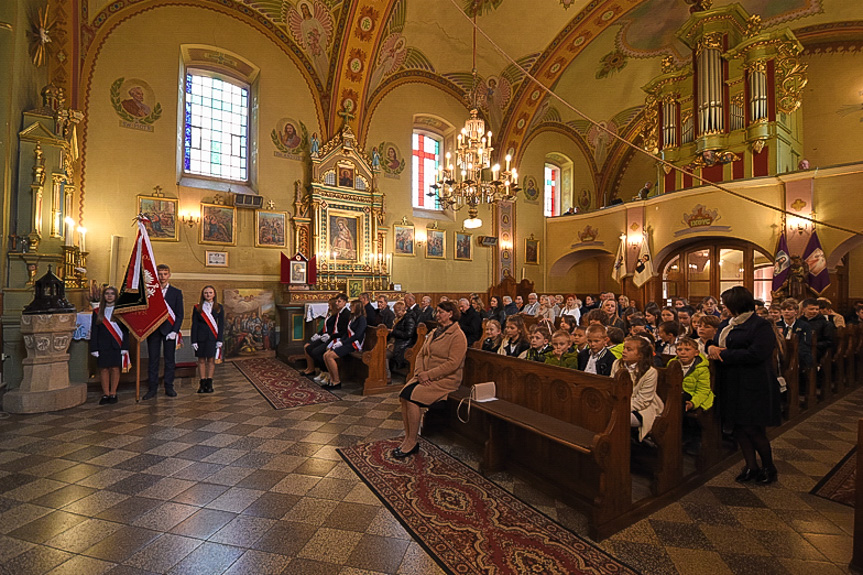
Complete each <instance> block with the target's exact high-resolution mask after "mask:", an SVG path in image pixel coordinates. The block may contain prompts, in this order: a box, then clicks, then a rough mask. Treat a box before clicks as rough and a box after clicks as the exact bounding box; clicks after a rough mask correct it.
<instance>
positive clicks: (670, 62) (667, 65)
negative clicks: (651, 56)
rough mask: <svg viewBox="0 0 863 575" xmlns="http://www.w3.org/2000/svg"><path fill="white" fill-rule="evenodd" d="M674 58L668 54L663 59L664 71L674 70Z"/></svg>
mask: <svg viewBox="0 0 863 575" xmlns="http://www.w3.org/2000/svg"><path fill="white" fill-rule="evenodd" d="M674 68H675V66H674V58H673V57H671V56H666V57H664V58H663V59H662V73H663V74H669V73H671V72H674Z"/></svg>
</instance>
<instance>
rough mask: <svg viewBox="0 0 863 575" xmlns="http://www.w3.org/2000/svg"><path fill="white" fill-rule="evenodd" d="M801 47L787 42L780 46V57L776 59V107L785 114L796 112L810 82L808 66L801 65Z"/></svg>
mask: <svg viewBox="0 0 863 575" xmlns="http://www.w3.org/2000/svg"><path fill="white" fill-rule="evenodd" d="M801 51H802V50H801V47H800V46H799V45H797V44H792V43H790V42H785V43H783V44H781V45H780V46H779V57H778V58H777V59H776V83H777V86H778V87H779V94H778V98H777V102H776V104H777V105H776V107H777V108H778V109H779V111H780V112H782V113H784V114H790V113H792V112H794V111H796V110H797V109H798V108H799V107H800V105H801V103H802V102H801V100H800V96H801V93H802V92H803V88H805V87H806V84H807V83H808V82H809V78H808V77H807V76H806V70H807V69H808V68H809V65H808V64H801V63H800V52H801Z"/></svg>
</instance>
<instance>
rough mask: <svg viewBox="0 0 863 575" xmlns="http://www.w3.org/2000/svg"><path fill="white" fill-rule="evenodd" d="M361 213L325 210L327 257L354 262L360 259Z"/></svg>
mask: <svg viewBox="0 0 863 575" xmlns="http://www.w3.org/2000/svg"><path fill="white" fill-rule="evenodd" d="M363 231H364V228H363V214H359V213H357V212H348V211H337V210H327V248H326V249H327V251H328V252H329V254H328V257H327V259H332V260H335V261H336V262H356V261H359V260H361V259H362V255H363V254H362V245H363Z"/></svg>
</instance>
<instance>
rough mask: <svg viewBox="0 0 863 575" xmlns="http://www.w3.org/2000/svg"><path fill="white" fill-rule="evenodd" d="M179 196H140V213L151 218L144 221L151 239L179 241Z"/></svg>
mask: <svg viewBox="0 0 863 575" xmlns="http://www.w3.org/2000/svg"><path fill="white" fill-rule="evenodd" d="M177 203H178V201H177V198H165V197H157V196H138V213H139V214H144V215H145V216H147V218H148V219H149V220H150V221H149V222H144V226H146V228H147V234H148V235H149V236H150V240H151V241H156V242H177V241H180V236H179V235H178V234H177V217H178V215H177Z"/></svg>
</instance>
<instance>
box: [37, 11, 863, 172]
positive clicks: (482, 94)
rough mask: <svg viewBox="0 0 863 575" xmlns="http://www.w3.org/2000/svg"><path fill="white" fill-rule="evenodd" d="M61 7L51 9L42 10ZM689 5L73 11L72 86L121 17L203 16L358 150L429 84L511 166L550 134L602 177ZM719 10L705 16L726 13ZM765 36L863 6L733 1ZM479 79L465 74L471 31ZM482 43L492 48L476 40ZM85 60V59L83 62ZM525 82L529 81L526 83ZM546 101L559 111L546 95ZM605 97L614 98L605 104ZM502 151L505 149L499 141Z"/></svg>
mask: <svg viewBox="0 0 863 575" xmlns="http://www.w3.org/2000/svg"><path fill="white" fill-rule="evenodd" d="M51 1H52V2H58V1H60V0H51ZM692 2H693V0H434V1H431V2H430V1H428V0H183V1H182V2H180V1H177V2H171V1H170V0H147V1H146V2H145V1H144V0H82V2H81V5H80V6H81V13H80V16H81V20H82V21H83V24H82V34H80V38H81V46H80V49H79V51H78V53H79V54H80V67H81V70H80V73H81V74H82V75H84V74H85V73H86V70H84V68H86V66H87V65H92V62H93V60H94V58H95V56H93V54H95V53H97V52H98V45H97V44H98V43H99V42H100V41H103V40H104V37H100V36H99V34H100V31H101V34H102V36H104V35H107V34H108V33H109V30H110V29H111V28H112V27H113V26H116V24H117V23H119V22H121V21H122V20H123V19H124V18H125V17H128V15H129V14H134V13H137V12H136V10H137V11H138V12H140V11H141V10H142V9H143V8H142V6H144V5H145V4H148V5H149V6H151V7H152V6H169V5H171V4H182V5H184V6H195V5H200V6H201V7H205V8H208V9H218V10H220V11H222V12H224V13H226V14H228V15H230V16H232V17H236V18H240V19H245V20H246V21H249V22H250V23H252V24H253V25H255V26H256V27H257V28H258V29H261V30H264V31H265V32H266V33H268V34H270V35H271V37H272V38H274V40H275V41H276V42H278V43H281V44H282V45H283V47H284V51H285V53H286V54H288V55H289V56H290V57H292V58H293V59H294V60H295V61H297V62H298V63H299V64H300V67H301V68H302V69H303V71H304V73H305V74H306V76H307V78H308V82H309V86H310V88H311V89H312V90H313V92H317V93H318V94H317V96H318V99H319V100H320V107H321V112H320V115H321V118H320V120H321V125H322V126H323V128H322V129H323V131H325V132H328V133H332V131H333V130H334V129H336V128H337V127H338V125H339V124H340V123H341V122H342V121H343V119H345V120H347V121H349V122H351V123H352V124H353V127H354V129H355V130H356V131H357V133H358V134H359V136H360V138H361V140H364V139H365V137H366V134H365V132H364V130H365V129H367V127H368V126H367V123H366V122H365V118H366V117H370V116H371V112H372V111H373V109H374V107H375V106H376V105H378V104H379V103H380V102H381V101H382V99H383V98H384V96H385V95H386V94H387V93H389V92H391V91H392V90H395V89H397V88H398V86H399V85H401V84H403V83H405V82H423V83H428V84H431V85H433V86H435V87H437V88H440V89H442V90H444V91H445V92H447V93H449V94H451V95H453V96H455V97H457V98H460V99H462V100H463V101H465V103H466V105H467V104H468V103H469V102H471V101H475V102H476V103H477V105H478V107H479V108H480V110H481V111H482V113H483V115H484V116H485V117H486V120H487V121H488V122H489V123H490V125H491V129H492V130H494V131H495V132H497V133H498V134H499V137H502V138H504V145H503V147H504V149H506V150H507V151H510V149H512V150H515V151H516V152H519V151H520V150H521V149H522V147H523V146H524V144H525V143H526V142H527V141H529V139H530V137H531V135H532V134H533V133H534V132H536V131H537V130H542V129H544V128H546V127H549V126H552V125H553V126H556V127H557V128H558V129H560V130H563V131H565V132H566V133H569V134H571V135H572V136H573V137H574V138H578V139H580V140H581V144H582V145H583V146H586V147H587V148H588V149H589V150H590V155H591V156H592V158H591V159H592V161H593V162H594V163H595V166H596V169H597V170H602V167H603V165H604V164H605V163H606V162H608V161H611V160H612V159H613V158H612V156H613V155H614V154H613V150H612V148H613V146H614V142H613V141H610V140H611V137H610V136H609V135H608V134H607V133H605V132H603V131H602V130H599V129H597V128H596V127H595V126H593V125H591V124H590V122H588V121H587V120H585V119H584V118H582V117H581V116H579V115H578V114H577V113H575V112H574V111H573V110H571V109H570V106H572V107H575V108H578V109H580V110H582V111H583V112H585V113H586V114H587V115H588V116H590V117H591V118H592V119H594V120H596V121H597V122H600V123H601V124H602V125H603V126H605V127H606V128H608V129H609V130H611V131H612V132H613V133H616V134H620V135H626V134H629V135H632V134H635V133H636V130H635V129H634V126H635V125H636V124H638V123H639V122H640V121H641V116H640V106H641V105H642V104H643V101H644V93H643V92H642V90H641V87H642V86H643V85H644V84H645V83H646V82H647V81H648V80H650V79H651V78H652V77H653V76H655V75H656V74H657V73H658V72H659V70H660V62H661V59H662V58H663V57H665V56H671V57H672V58H673V59H674V60H675V61H676V63H677V64H678V65H679V64H682V63H685V62H687V61H688V60H689V59H690V54H689V51H688V49H686V47H685V46H684V45H683V44H682V43H681V42H680V41H679V40H678V39H677V38H676V36H675V32H676V31H677V30H678V29H679V28H680V26H681V25H682V24H683V23H684V22H685V21H686V19H687V18H688V17H689V8H690V5H691V4H692ZM732 3H733V2H732V1H731V0H715V1H714V2H713V3H712V4H713V7H719V6H724V5H728V4H732ZM740 4H741V5H742V6H743V7H744V8H745V9H746V10H747V11H748V12H749V13H751V14H759V15H760V16H761V17H762V20H763V24H764V27H765V28H771V27H779V26H789V27H791V28H792V30H793V29H795V28H802V27H811V26H814V25H828V26H829V25H830V23H833V22H842V21H850V20H859V19H863V2H859V1H854V2H849V1H847V0H740ZM474 9H476V15H475V17H476V22H477V26H478V27H479V29H480V30H481V32H480V33H479V34H478V36H477V65H476V68H477V78H476V82H474V78H473V75H472V73H471V71H472V59H471V51H472V23H471V19H472V18H473V17H474ZM484 34H488V36H489V39H486V38H485V37H484ZM88 55H89V56H90V57H89V59H88ZM526 71H528V72H529V75H530V77H529V76H528V74H527V73H526ZM546 89H547V90H551V91H553V92H554V93H555V95H557V96H559V97H560V98H562V99H563V100H564V101H565V102H566V104H563V103H561V102H560V101H557V100H556V99H555V98H552V97H550V96H548V95H547V93H546V92H545V90H546ZM607 94H614V98H608V97H606V96H605V95H607ZM498 141H500V140H498Z"/></svg>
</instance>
